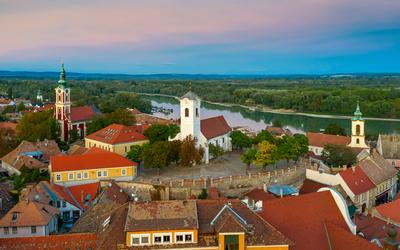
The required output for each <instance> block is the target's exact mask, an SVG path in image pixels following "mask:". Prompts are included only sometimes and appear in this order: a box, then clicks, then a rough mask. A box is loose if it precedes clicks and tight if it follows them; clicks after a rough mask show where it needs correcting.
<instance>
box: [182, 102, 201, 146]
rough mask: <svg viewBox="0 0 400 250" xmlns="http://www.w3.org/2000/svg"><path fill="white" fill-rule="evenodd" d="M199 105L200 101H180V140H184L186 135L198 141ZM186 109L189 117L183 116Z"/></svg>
mask: <svg viewBox="0 0 400 250" xmlns="http://www.w3.org/2000/svg"><path fill="white" fill-rule="evenodd" d="M200 103H201V102H200V100H197V101H196V100H189V99H188V98H183V99H182V100H180V110H181V111H180V112H181V132H180V134H181V140H182V139H184V138H186V137H187V136H188V135H191V136H193V137H196V138H197V139H198V140H200V138H199V137H200V117H201V115H200ZM186 108H187V109H189V117H186V116H185V109H186ZM196 108H197V110H198V116H196ZM199 143H200V141H199Z"/></svg>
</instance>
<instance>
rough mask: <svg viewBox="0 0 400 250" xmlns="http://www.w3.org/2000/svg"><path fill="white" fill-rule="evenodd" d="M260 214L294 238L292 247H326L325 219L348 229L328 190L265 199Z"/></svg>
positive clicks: (308, 249) (299, 248)
mask: <svg viewBox="0 0 400 250" xmlns="http://www.w3.org/2000/svg"><path fill="white" fill-rule="evenodd" d="M260 215H261V217H263V218H264V219H265V220H266V221H268V222H269V223H271V224H272V225H273V226H274V227H276V228H277V229H278V230H279V231H280V232H282V233H283V234H284V235H286V236H287V237H288V238H289V239H291V240H292V241H294V244H295V245H294V246H293V247H291V249H293V250H303V249H304V250H306V249H307V250H313V249H315V250H325V249H329V248H328V241H327V237H326V233H325V229H324V224H325V223H326V222H332V223H335V225H337V226H339V227H341V228H343V229H344V230H347V231H348V232H350V231H349V229H348V227H347V224H346V222H345V220H344V218H343V216H342V214H341V212H340V210H339V208H338V207H337V205H336V202H335V200H334V198H333V196H332V195H331V193H330V191H323V192H317V193H309V194H304V195H300V196H288V197H285V198H282V199H275V200H269V201H265V203H264V204H263V210H262V212H261V213H260Z"/></svg>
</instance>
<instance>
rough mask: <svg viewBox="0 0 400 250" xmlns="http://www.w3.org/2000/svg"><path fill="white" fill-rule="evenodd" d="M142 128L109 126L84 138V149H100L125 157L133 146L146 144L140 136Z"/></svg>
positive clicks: (139, 126)
mask: <svg viewBox="0 0 400 250" xmlns="http://www.w3.org/2000/svg"><path fill="white" fill-rule="evenodd" d="M143 129H144V128H143V126H141V125H138V126H124V125H121V124H111V125H109V126H108V127H105V128H103V129H101V130H99V131H97V132H94V133H93V134H90V135H88V136H86V138H85V147H86V148H89V149H90V148H93V147H97V148H101V149H103V150H107V151H109V152H113V153H117V154H119V155H126V154H127V153H128V152H129V151H130V150H131V147H132V146H133V145H142V144H144V143H148V142H149V141H148V139H147V138H146V137H145V136H144V135H143V134H142V132H143Z"/></svg>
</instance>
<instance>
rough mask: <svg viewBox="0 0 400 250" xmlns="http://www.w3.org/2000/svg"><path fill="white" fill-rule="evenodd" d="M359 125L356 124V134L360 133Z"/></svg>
mask: <svg viewBox="0 0 400 250" xmlns="http://www.w3.org/2000/svg"><path fill="white" fill-rule="evenodd" d="M360 130H361V129H360V125H356V135H360Z"/></svg>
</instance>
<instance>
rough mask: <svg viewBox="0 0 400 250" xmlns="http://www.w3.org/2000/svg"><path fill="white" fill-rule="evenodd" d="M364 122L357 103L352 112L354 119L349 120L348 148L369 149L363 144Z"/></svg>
mask: <svg viewBox="0 0 400 250" xmlns="http://www.w3.org/2000/svg"><path fill="white" fill-rule="evenodd" d="M364 125H365V120H364V119H363V118H362V113H361V111H360V105H359V103H358V102H357V108H356V111H355V112H354V117H353V118H352V119H351V142H350V144H349V147H353V148H369V147H368V145H367V144H366V143H365V132H364Z"/></svg>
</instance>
